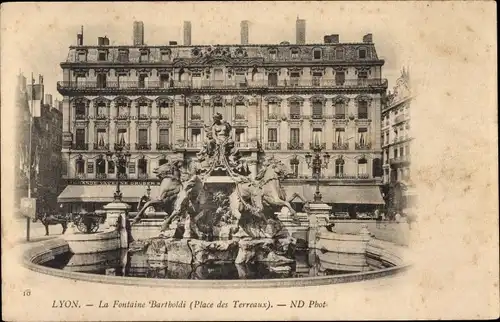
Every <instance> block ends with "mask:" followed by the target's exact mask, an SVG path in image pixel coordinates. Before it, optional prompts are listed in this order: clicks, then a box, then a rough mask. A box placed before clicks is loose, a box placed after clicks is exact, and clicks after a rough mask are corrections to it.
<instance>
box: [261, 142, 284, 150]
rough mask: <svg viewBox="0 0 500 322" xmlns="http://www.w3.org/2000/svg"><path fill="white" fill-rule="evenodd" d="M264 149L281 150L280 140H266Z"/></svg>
mask: <svg viewBox="0 0 500 322" xmlns="http://www.w3.org/2000/svg"><path fill="white" fill-rule="evenodd" d="M264 150H281V142H266V143H264Z"/></svg>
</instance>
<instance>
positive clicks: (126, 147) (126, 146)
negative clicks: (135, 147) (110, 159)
mask: <svg viewBox="0 0 500 322" xmlns="http://www.w3.org/2000/svg"><path fill="white" fill-rule="evenodd" d="M114 148H115V150H130V144H129V143H125V144H120V143H115V146H114Z"/></svg>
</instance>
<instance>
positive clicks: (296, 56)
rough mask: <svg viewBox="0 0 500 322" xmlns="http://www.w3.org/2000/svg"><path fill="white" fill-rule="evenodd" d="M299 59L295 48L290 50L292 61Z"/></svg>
mask: <svg viewBox="0 0 500 322" xmlns="http://www.w3.org/2000/svg"><path fill="white" fill-rule="evenodd" d="M297 58H299V50H298V49H297V48H295V49H292V59H297Z"/></svg>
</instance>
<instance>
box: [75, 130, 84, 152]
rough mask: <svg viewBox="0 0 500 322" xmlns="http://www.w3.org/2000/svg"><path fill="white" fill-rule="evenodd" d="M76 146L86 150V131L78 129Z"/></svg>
mask: <svg viewBox="0 0 500 322" xmlns="http://www.w3.org/2000/svg"><path fill="white" fill-rule="evenodd" d="M75 145H76V148H77V149H80V150H81V149H84V148H85V129H76V133H75Z"/></svg>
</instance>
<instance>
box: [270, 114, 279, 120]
mask: <svg viewBox="0 0 500 322" xmlns="http://www.w3.org/2000/svg"><path fill="white" fill-rule="evenodd" d="M279 118H280V116H279V115H278V114H277V113H269V114H267V119H268V120H277V119H279Z"/></svg>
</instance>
